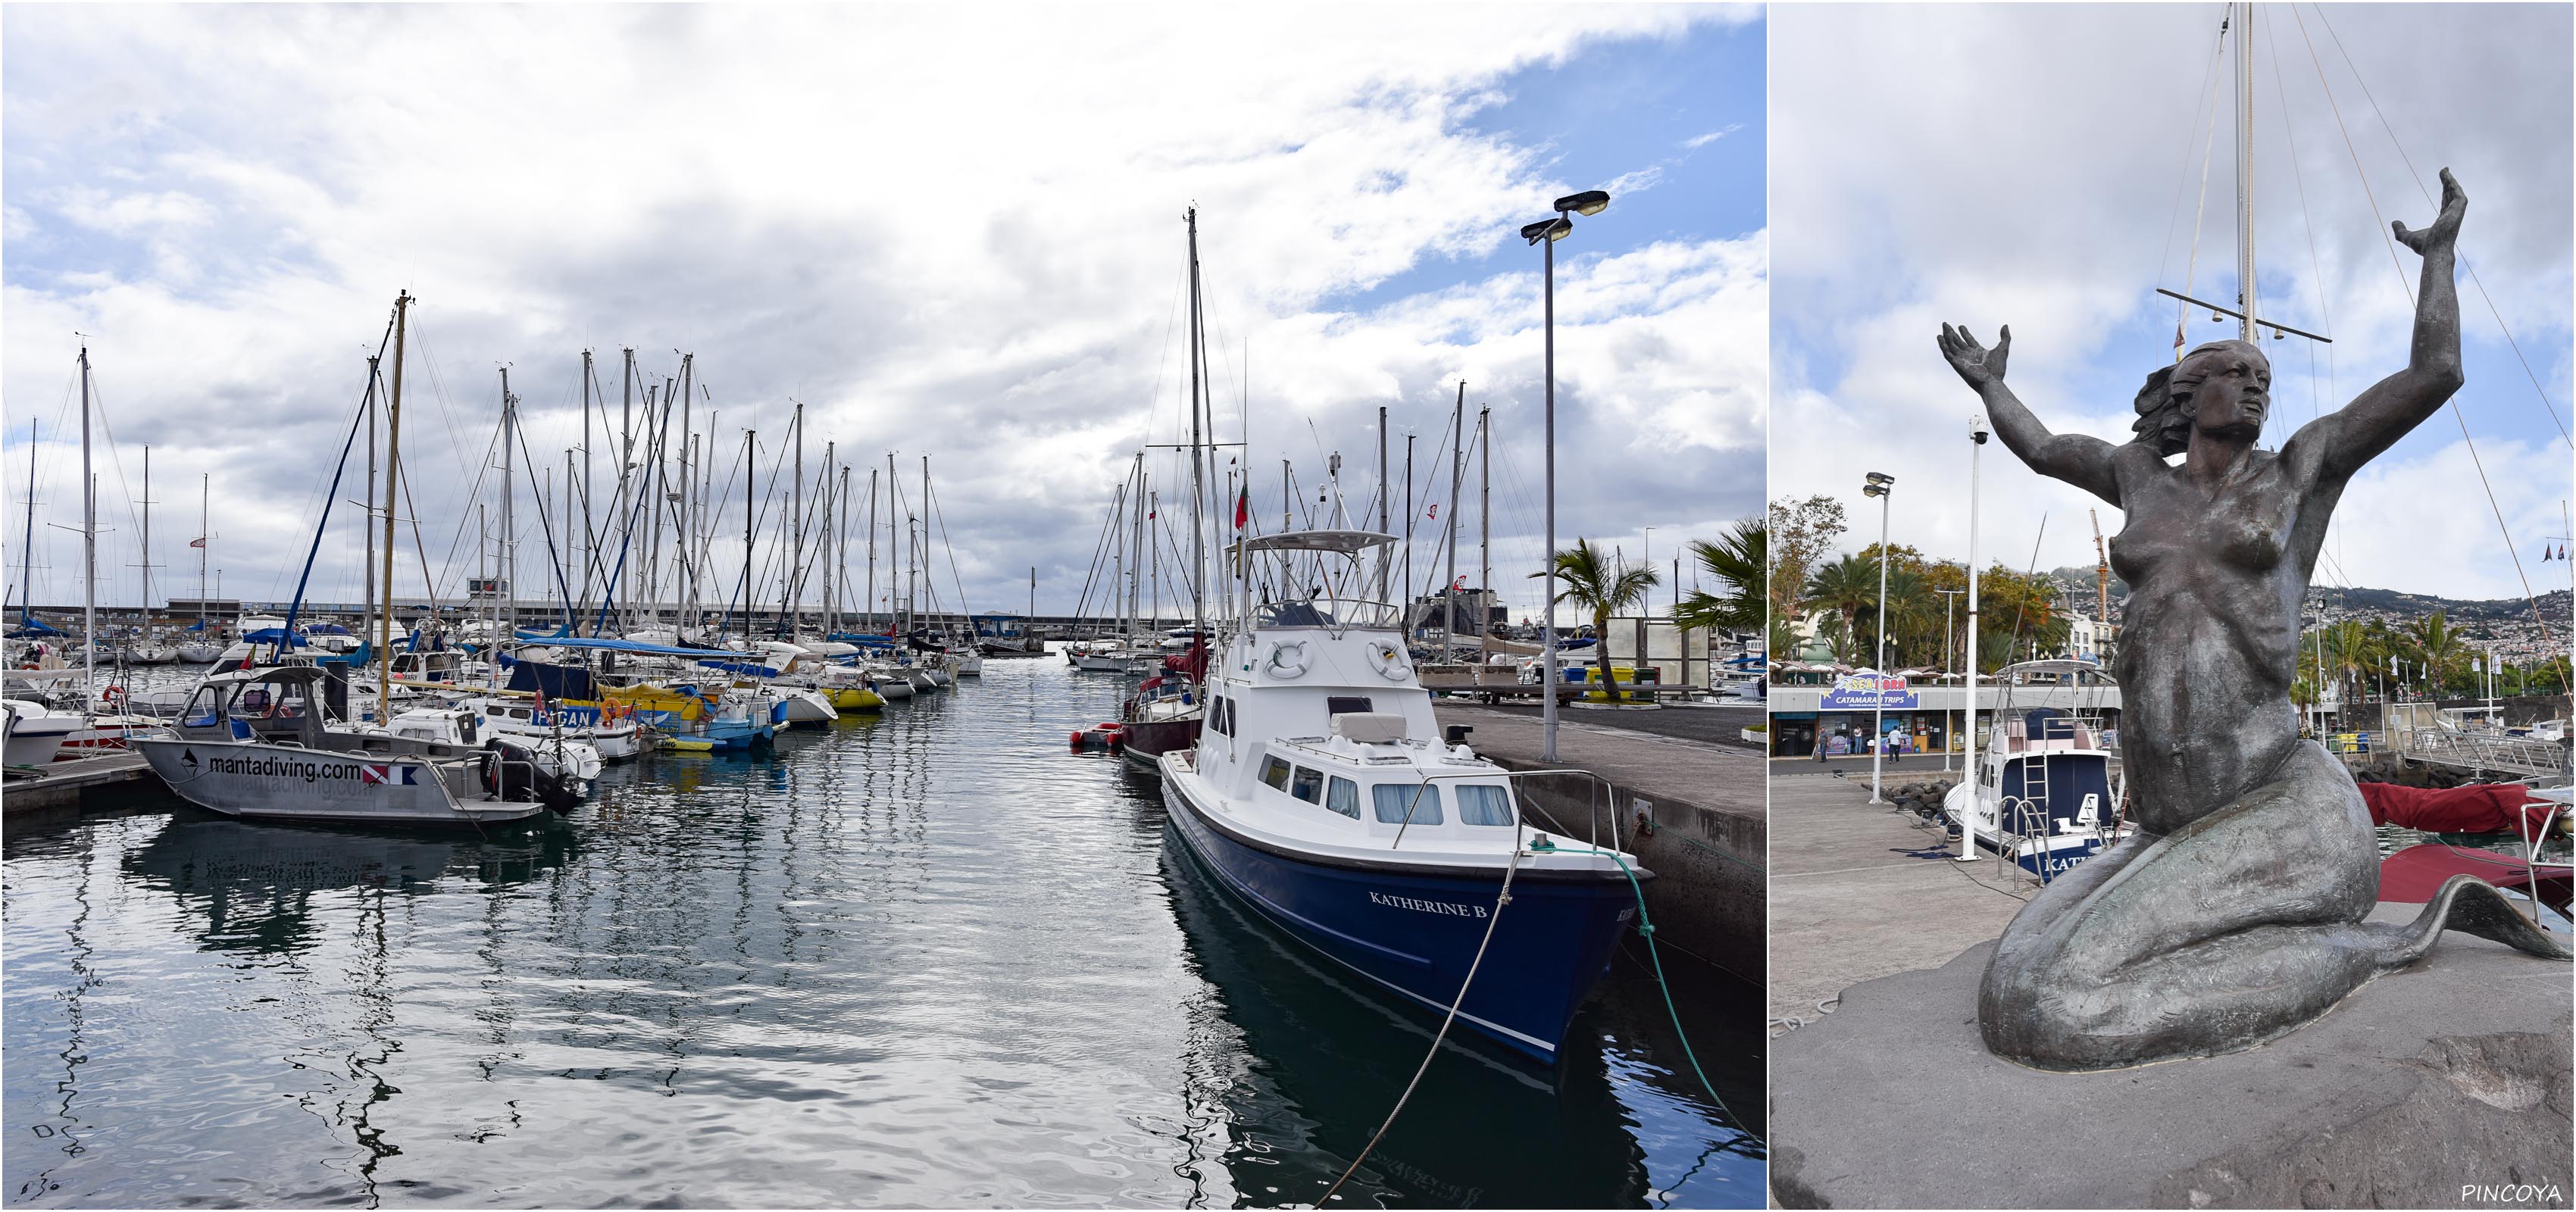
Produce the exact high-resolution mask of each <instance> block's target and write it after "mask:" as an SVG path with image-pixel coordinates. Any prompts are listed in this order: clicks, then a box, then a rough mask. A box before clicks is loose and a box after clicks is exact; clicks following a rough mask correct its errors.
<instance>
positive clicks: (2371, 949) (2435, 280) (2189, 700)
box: [1940, 169, 2568, 1070]
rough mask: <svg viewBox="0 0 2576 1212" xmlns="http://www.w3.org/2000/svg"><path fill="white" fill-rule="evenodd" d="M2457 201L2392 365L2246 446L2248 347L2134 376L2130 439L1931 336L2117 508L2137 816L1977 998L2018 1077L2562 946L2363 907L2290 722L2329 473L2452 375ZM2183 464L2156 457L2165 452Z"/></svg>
mask: <svg viewBox="0 0 2576 1212" xmlns="http://www.w3.org/2000/svg"><path fill="white" fill-rule="evenodd" d="M2467 208H2468V199H2467V196H2466V195H2465V194H2463V193H2462V192H2461V190H2460V186H2459V182H2457V181H2455V180H2453V179H2452V177H2451V174H2450V171H2449V170H2447V169H2445V170H2443V172H2442V206H2441V213H2440V215H2439V217H2437V218H2435V219H2434V220H2433V225H2432V226H2431V227H2429V228H2426V229H2424V230H2421V231H2413V230H2409V229H2408V228H2407V227H2406V225H2405V224H2404V223H2402V222H2401V223H2396V224H2393V225H2392V226H2393V227H2394V228H2395V231H2396V236H2397V239H2398V241H2399V242H2401V243H2403V244H2404V245H2406V247H2408V248H2410V249H2413V250H2414V251H2415V253H2416V254H2417V255H2418V256H2419V257H2421V258H2422V260H2423V284H2422V287H2421V289H2420V290H2419V291H2418V292H2417V296H2416V302H2415V332H2414V345H2413V353H2412V357H2411V359H2410V360H2409V362H2408V364H2407V366H2406V367H2405V368H2404V369H2402V370H2399V371H2397V372H2396V373H2394V374H2392V375H2390V376H2388V377H2387V378H2385V379H2382V380H2380V381H2379V382H2378V383H2375V384H2373V385H2372V386H2371V387H2370V388H2369V389H2368V390H2365V391H2363V392H2362V393H2361V394H2360V395H2359V396H2357V397H2355V398H2354V399H2353V401H2352V402H2351V403H2349V404H2347V405H2345V406H2344V407H2343V408H2342V409H2340V410H2338V411H2335V412H2330V413H2327V414H2325V415H2323V416H2321V417H2319V418H2317V419H2316V420H2313V421H2310V422H2309V423H2307V424H2306V425H2303V426H2301V427H2300V428H2299V431H2298V432H2297V433H2296V434H2293V435H2292V436H2291V437H2290V440H2289V441H2287V442H2284V443H2282V444H2281V448H2280V450H2279V451H2278V452H2270V451H2264V450H2260V449H2257V448H2256V446H2255V439H2256V438H2257V437H2258V436H2259V435H2260V434H2261V433H2262V429H2263V422H2264V420H2265V418H2266V415H2267V414H2268V413H2269V411H2270V408H2271V404H2272V398H2271V387H2272V371H2271V366H2270V364H2269V362H2268V361H2267V360H2266V359H2265V358H2264V356H2263V351H2262V349H2261V348H2260V347H2259V346H2256V345H2254V344H2253V343H2251V342H2247V341H2215V342H2211V343H2210V344H2207V345H2202V346H2200V347H2199V348H2196V349H2193V350H2191V351H2190V352H2189V353H2188V354H2186V355H2184V357H2183V358H2182V360H2181V361H2180V362H2178V363H2176V364H2174V365H2173V366H2170V367H2166V368H2164V369H2160V370H2158V371H2156V372H2155V373H2154V374H2152V375H2149V376H2148V377H2147V382H2146V386H2145V387H2144V388H2143V389H2141V390H2140V391H2139V392H2138V396H2137V401H2136V411H2137V414H2138V419H2137V422H2136V424H2135V426H2134V427H2133V428H2134V429H2135V433H2136V436H2135V437H2134V438H2132V439H2131V440H2130V441H2129V442H2127V443H2126V444H2124V445H2118V446H2114V445H2112V444H2111V443H2109V442H2105V441H2102V440H2100V439H2098V438H2093V437H2088V436H2085V435H2082V434H2056V433H2050V432H2049V431H2048V429H2047V428H2046V427H2045V426H2042V425H2041V424H2040V423H2039V421H2038V420H2037V418H2035V417H2033V416H2032V415H2031V411H2030V409H2029V408H2028V407H2026V406H2024V405H2023V404H2022V402H2021V401H2020V400H2019V399H2018V398H2016V397H2015V396H2014V395H2013V392H2012V390H2011V389H2010V388H2008V387H2006V386H2005V385H2004V363H2005V359H2006V356H2007V355H2008V353H2009V352H2010V350H2011V348H2012V330H2011V329H2010V328H2009V327H2007V328H2005V329H2004V330H2003V332H2002V335H2001V336H2000V337H1999V338H1998V339H1997V341H1996V343H1995V346H1994V348H1992V349H1988V348H1985V347H1984V346H1982V345H1980V344H1978V343H1977V341H1976V340H1975V339H1974V338H1972V337H1970V336H1969V335H1968V333H1967V331H1966V330H1965V329H1964V328H1953V327H1952V326H1950V325H1946V324H1945V325H1943V326H1942V328H1941V336H1940V347H1941V353H1942V356H1943V357H1945V358H1947V359H1948V360H1949V362H1950V365H1951V367H1952V368H1953V369H1955V370H1957V371H1958V372H1959V377H1960V378H1962V379H1964V380H1966V381H1967V383H1968V386H1969V387H1971V388H1974V389H1975V390H1976V392H1977V395H1978V396H1979V398H1981V399H1983V400H1984V401H1985V406H1986V409H1987V412H1988V413H1989V415H1990V416H1991V417H1992V418H1993V422H1994V428H1995V433H1996V435H1997V436H1998V437H2000V438H2002V439H2003V444H2004V446H2005V447H2006V448H2007V449H2009V450H2011V451H2012V452H2013V454H2014V455H2015V456H2017V457H2019V458H2020V459H2021V461H2022V462H2024V463H2027V464H2029V465H2030V468H2031V470H2033V471H2036V472H2038V473H2040V474H2041V475H2045V476H2052V477H2055V478H2057V479H2060V480H2064V481H2066V482H2067V483H2070V484H2073V485H2075V486H2076V487H2078V488H2082V489H2084V490H2085V491H2087V492H2090V493H2092V494H2094V495H2095V496H2098V497H2100V498H2102V499H2103V500H2105V501H2108V502H2110V503H2111V505H2112V506H2113V507H2115V508H2117V509H2120V510H2121V511H2123V512H2124V513H2125V514H2126V521H2125V524H2124V527H2123V529H2122V530H2121V531H2120V533H2119V535H2118V537H2116V538H2114V539H2112V540H2111V551H2110V557H2111V566H2112V567H2113V568H2114V569H2117V570H2118V572H2119V574H2120V577H2121V579H2122V580H2124V581H2126V582H2127V583H2128V585H2129V587H2130V596H2129V599H2128V605H2127V608H2126V610H2125V612H2124V626H2123V628H2122V634H2121V637H2120V644H2119V650H2118V656H2117V658H2116V660H2115V662H2114V668H2115V670H2116V672H2117V675H2118V678H2119V683H2120V694H2121V705H2122V718H2121V722H2120V745H2121V760H2122V763H2123V767H2124V769H2125V770H2126V772H2127V777H2128V786H2129V793H2130V801H2131V808H2130V819H2131V820H2132V821H2134V822H2135V823H2136V826H2137V830H2136V832H2134V833H2133V834H2131V835H2130V836H2128V837H2126V838H2124V839H2122V840H2121V841H2119V842H2118V843H2116V844H2114V845H2112V846H2110V847H2108V848H2106V849H2104V850H2103V851H2102V852H2101V853H2100V854H2098V855H2096V856H2095V857H2093V858H2092V859H2090V860H2088V861H2086V862H2084V863H2083V864H2081V865H2079V866H2077V867H2076V868H2074V869H2073V870H2072V871H2070V872H2068V873H2067V874H2065V875H2063V876H2060V877H2058V878H2057V879H2055V880H2054V881H2052V882H2051V883H2050V884H2049V885H2048V886H2047V887H2045V888H2043V889H2042V890H2040V892H2039V893H2038V894H2036V895H2034V896H2033V897H2031V900H2030V903H2029V904H2028V905H2027V906H2025V907H2024V908H2023V909H2022V911H2021V913H2020V914H2019V915H2018V916H2016V917H2015V918H2014V919H2013V921H2012V924H2011V925H2009V926H2007V927H2006V928H2005V929H2004V933H2003V937H2002V939H2001V940H1999V941H1998V942H1997V943H1996V946H1995V953H1994V958H1993V959H1992V961H1991V962H1990V963H1989V964H1988V965H1987V968H1986V973H1985V980H1984V983H1983V985H1982V987H1981V988H1980V990H1979V993H1978V1006H1977V1019H1978V1024H1979V1028H1980V1029H1981V1031H1982V1032H1983V1034H1984V1036H1985V1043H1986V1047H1987V1048H1988V1049H1989V1050H1991V1051H1992V1052H1994V1053H1995V1054H1996V1055H1998V1056H2001V1057H2003V1058H2005V1059H2007V1060H2011V1061H2015V1062H2018V1063H2021V1064H2024V1065H2029V1066H2033V1067H2037V1068H2042V1069H2054V1070H2096V1069H2112V1068H2120V1067H2124V1066H2129V1065H2141V1064H2147V1063H2150V1062H2155V1061H2163V1060H2174V1059H2180V1058H2185V1057H2198V1056H2213V1055H2217V1054H2220V1053H2225V1052H2233V1051H2238V1050H2240V1049H2244V1048H2250V1047H2254V1046H2256V1045H2258V1044H2261V1043H2264V1042H2266V1041H2269V1040H2272V1039H2277V1038H2279V1037H2280V1036H2282V1035H2285V1034H2287V1033H2289V1032H2291V1031H2295V1030H2297V1029H2298V1028H2299V1027H2301V1026H2303V1025H2305V1024H2307V1023H2308V1022H2310V1021H2312V1020H2314V1019H2316V1018H2317V1017H2318V1016H2319V1015H2322V1014H2324V1013H2325V1012H2326V1011H2328V1010H2330V1009H2332V1008H2333V1007H2334V1006H2335V1004H2336V1003H2337V1002H2340V1001H2341V1000H2343V998H2344V997H2345V996H2346V995H2348V994H2350V993H2352V992H2353V990H2355V989H2358V988H2360V987H2361V986H2362V985H2363V984H2364V983H2366V982H2368V981H2369V980H2370V979H2371V978H2372V977H2374V976H2377V975H2379V974H2380V973H2382V972H2386V971H2389V970H2391V969H2395V968H2399V967H2403V966H2405V965H2407V964H2411V963H2413V962H2415V961H2416V960H2418V959H2420V958H2422V957H2423V955H2424V954H2425V953H2426V952H2427V951H2429V950H2430V949H2431V948H2432V946H2433V942H2434V939H2435V938H2436V937H2438V936H2439V935H2440V933H2441V932H2442V931H2443V930H2444V929H2446V928H2447V929H2453V930H2462V931H2466V932H2468V933H2470V934H2474V935H2478V936H2481V937H2484V938H2489V939H2494V940H2496V941H2498V942H2502V943H2505V944H2508V945H2510V946H2512V947H2515V948H2517V949H2520V950H2522V951H2526V952H2529V953H2531V954H2533V955H2537V956H2544V957H2548V958H2552V959H2565V958H2568V952H2567V950H2566V948H2565V947H2563V946H2562V945H2561V944H2560V943H2559V942H2557V941H2556V940H2555V939H2553V938H2551V937H2550V936H2549V935H2548V934H2547V933H2546V932H2544V931H2542V930H2540V929H2539V928H2537V927H2535V926H2533V925H2532V924H2531V923H2530V922H2528V921H2526V920H2524V918H2523V917H2522V916H2521V915H2520V914H2519V913H2517V912H2516V911H2515V910H2514V908H2513V907H2512V905H2511V903H2510V902H2508V901H2506V900H2505V898H2504V897H2503V895H2502V894H2501V893H2499V892H2497V891H2496V889H2494V888H2493V887H2491V886H2489V885H2487V884H2484V883H2480V882H2478V881H2477V880H2475V879H2472V878H2470V877H2468V876H2458V877H2455V878H2453V879H2452V880H2450V881H2449V882H2448V883H2446V884H2445V885H2443V887H2442V889H2441V891H2440V893H2438V894H2437V895H2436V896H2435V897H2434V898H2433V900H2432V903H2430V904H2428V905H2426V906H2425V907H2424V910H2423V912H2422V914H2421V915H2419V916H2418V917H2417V918H2416V919H2415V920H2414V921H2413V922H2411V923H2409V924H2406V925H2391V924H2382V923H2374V922H2366V921H2364V920H2363V918H2364V917H2365V916H2366V915H2368V914H2369V913H2370V912H2371V910H2372V909H2373V908H2374V907H2376V906H2377V904H2378V901H2379V853H2378V847H2377V843H2376V838H2375V836H2374V834H2373V832H2372V829H2371V822H2370V813H2369V810H2368V809H2367V808H2366V807H2364V805H2363V803H2362V799H2361V793H2360V790H2359V788H2357V787H2356V786H2355V785H2354V783H2353V780H2352V776H2351V775H2350V774H2349V773H2347V772H2346V771H2345V770H2344V768H2343V766H2342V764H2341V763H2339V762H2338V761H2336V760H2335V759H2334V758H2333V757H2331V756H2329V755H2328V754H2327V753H2326V751H2325V749H2324V748H2323V747H2321V746H2319V745H2318V744H2317V743H2316V742H2315V741H2312V740H2305V739H2302V738H2301V737H2300V735H2299V716H2298V712H2297V710H2296V709H2295V708H2294V707H2293V706H2292V704H2291V701H2290V686H2291V682H2292V680H2293V678H2294V677H2295V676H2296V671H2297V667H2298V651H2299V623H2300V607H2301V604H2302V603H2303V602H2304V601H2305V599H2306V596H2307V590H2308V579H2309V576H2310V574H2311V572H2312V571H2313V569H2314V568H2315V566H2316V561H2317V552H2318V548H2319V546H2320V545H2321V544H2322V543H2323V542H2324V540H2325V534H2326V522H2327V519H2328V518H2329V517H2330V516H2331V515H2332V513H2333V512H2334V506H2335V502H2336V500H2337V499H2338V498H2339V497H2341V496H2342V495H2343V490H2344V485H2345V484H2347V483H2348V482H2350V481H2351V479H2352V476H2353V474H2354V473H2355V472H2357V471H2359V470H2361V467H2362V465H2363V464H2365V463H2368V462H2369V461H2370V460H2371V459H2372V458H2373V457H2374V456H2376V455H2378V454H2379V453H2380V452H2382V451H2384V450H2387V449H2388V448H2389V447H2390V446H2391V445H2394V444H2395V443H2396V442H2397V440H2398V439H2399V438H2402V437H2404V436H2405V435H2406V434H2407V432H2408V431H2410V430H2412V429H2414V428H2415V427H2416V426H2417V425H2418V424H2421V423H2422V422H2423V421H2424V420H2425V419H2427V418H2429V417H2431V416H2432V415H2433V413H2434V412H2435V411H2437V410H2438V409H2440V408H2441V407H2442V405H2443V403H2444V402H2446V401H2448V400H2449V399H2450V398H2451V395H2452V393H2454V392H2456V391H2458V390H2459V388H2460V385H2461V383H2462V382H2463V378H2462V374H2461V369H2460V312H2459V300H2458V297H2457V294H2456V292H2455V290H2454V287H2453V282H2452V272H2453V271H2452V263H2453V247H2454V244H2455V243H2456V241H2457V240H2458V238H2459V230H2460V219H2461V216H2462V215H2463V214H2464V213H2465V212H2466V210H2467ZM2176 454H2180V455H2182V456H2183V459H2182V462H2181V463H2180V464H2178V465H2176V464H2169V463H2168V462H2167V461H2166V460H2167V459H2168V458H2169V457H2171V456H2173V455H2176Z"/></svg>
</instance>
